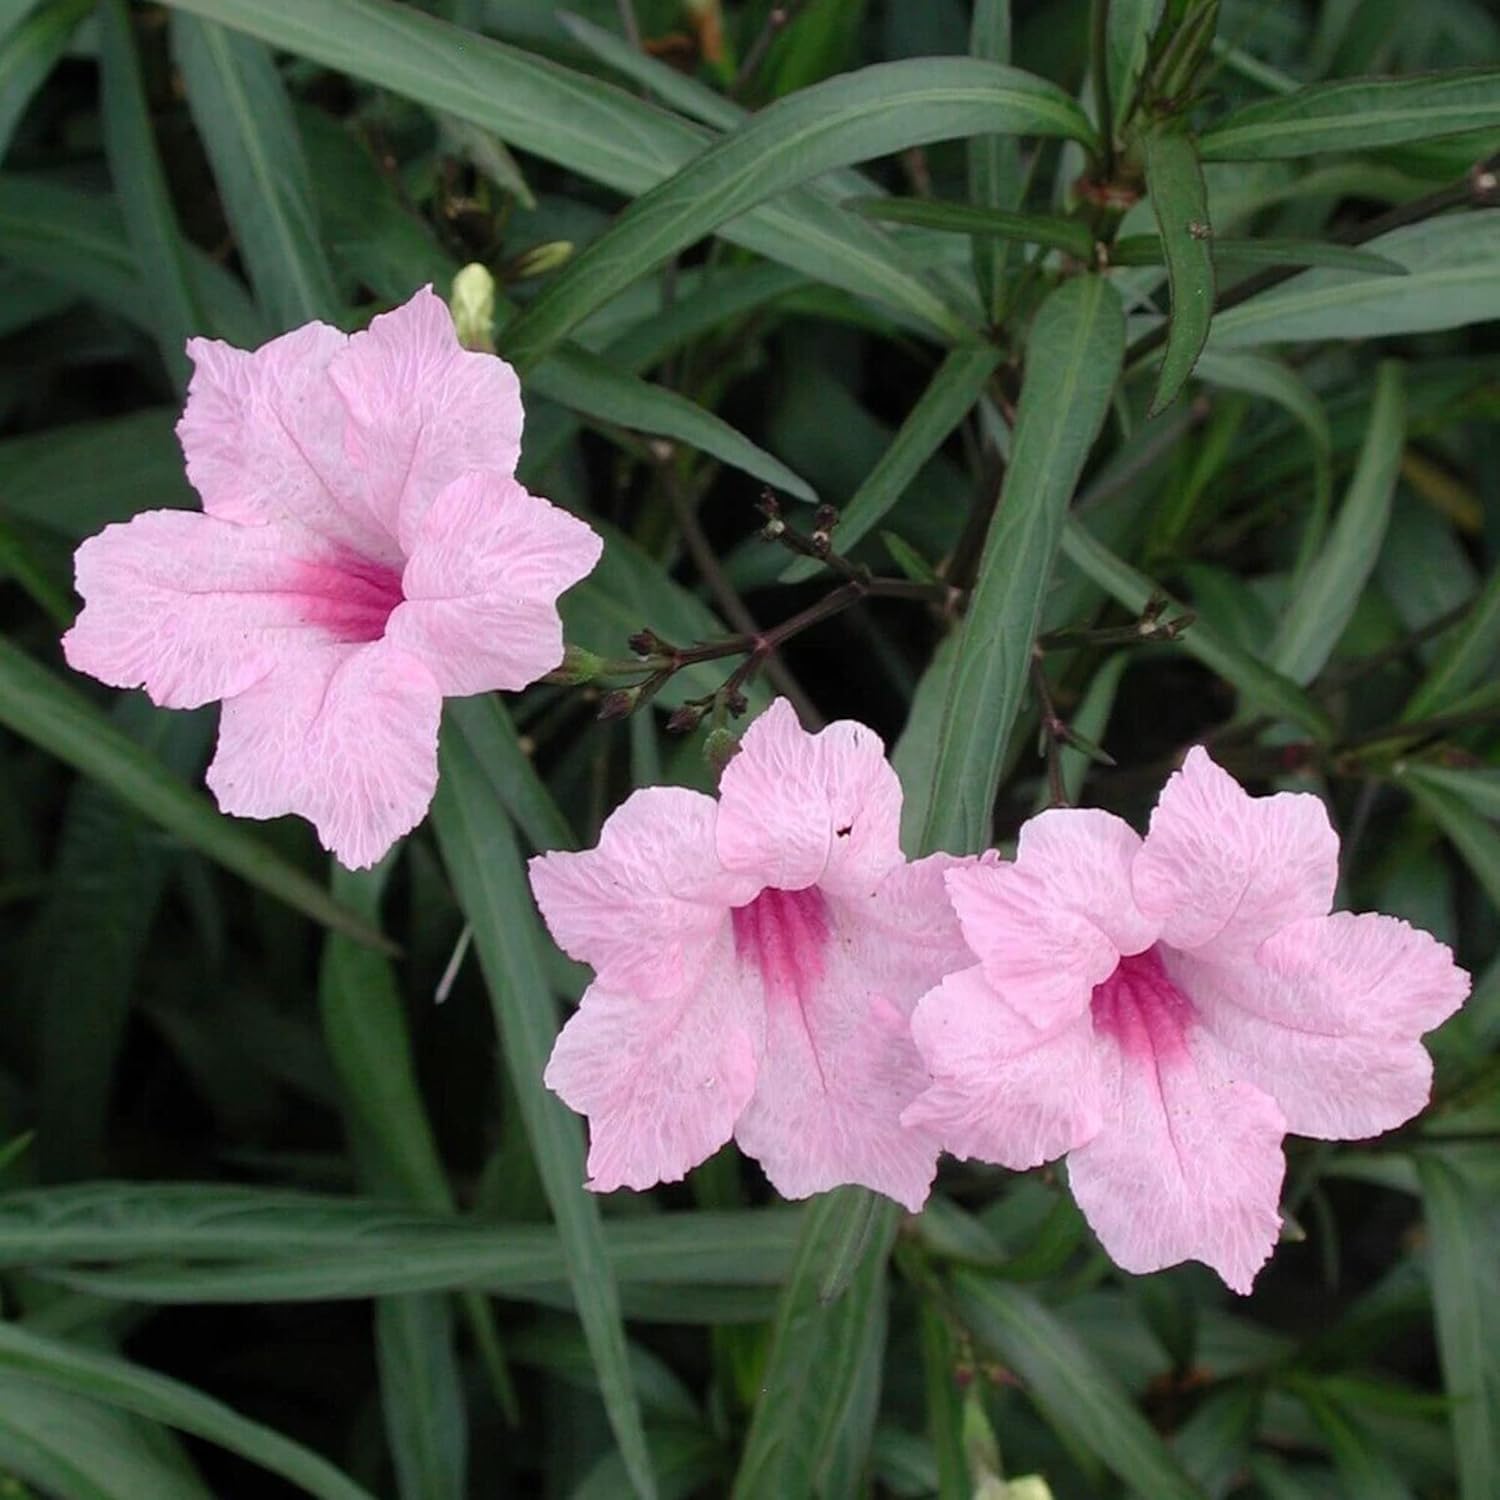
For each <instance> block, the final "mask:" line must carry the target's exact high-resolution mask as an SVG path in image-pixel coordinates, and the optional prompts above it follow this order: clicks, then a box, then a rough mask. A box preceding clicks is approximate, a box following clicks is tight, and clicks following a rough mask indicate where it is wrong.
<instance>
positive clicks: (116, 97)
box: [99, 0, 209, 393]
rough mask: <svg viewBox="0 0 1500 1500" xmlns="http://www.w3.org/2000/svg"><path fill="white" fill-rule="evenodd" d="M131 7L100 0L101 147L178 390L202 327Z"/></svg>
mask: <svg viewBox="0 0 1500 1500" xmlns="http://www.w3.org/2000/svg"><path fill="white" fill-rule="evenodd" d="M130 15H131V12H130V10H129V8H128V7H127V6H126V4H125V0H100V5H99V72H100V82H99V87H100V109H101V120H102V124H103V128H104V153H105V156H106V157H107V158H108V160H109V175H110V178H111V180H112V181H113V182H114V185H115V195H116V197H117V198H118V199H119V202H120V212H121V215H122V216H123V218H124V220H125V233H126V235H127V237H128V239H129V241H130V249H131V254H132V255H133V256H134V259H135V263H136V265H137V267H140V266H149V267H150V274H149V275H147V276H145V277H144V278H143V279H142V286H143V290H144V291H145V293H146V297H147V301H148V306H149V316H150V319H151V323H152V325H153V327H154V329H155V333H156V346H157V348H158V349H160V350H161V357H162V362H163V363H164V364H165V365H166V367H167V370H168V373H169V374H170V375H171V377H172V382H173V384H174V385H175V386H176V387H177V389H178V392H179V393H181V392H182V391H183V390H185V389H186V388H187V380H188V373H189V364H188V357H187V350H186V344H187V341H188V338H189V337H190V336H191V335H192V334H195V333H199V332H202V331H204V330H206V329H207V328H208V327H209V320H208V316H207V314H206V313H205V312H204V311H203V310H202V308H200V307H199V305H198V296H197V292H196V291H195V290H194V287H193V284H192V281H191V279H190V278H189V275H188V261H187V253H186V249H185V247H184V245H183V241H182V236H181V234H180V233H179V231H178V228H177V215H176V212H175V211H174V209H173V207H172V198H171V193H170V191H169V189H168V186H167V179H166V174H165V173H164V172H163V171H162V165H161V158H160V157H159V156H158V155H157V150H156V140H155V137H154V135H153V133H152V129H151V115H150V112H149V110H148V109H147V106H146V90H145V85H144V83H143V82H142V79H141V65H140V59H139V58H138V57H137V56H136V50H135V34H134V32H133V31H132V29H131V24H130Z"/></svg>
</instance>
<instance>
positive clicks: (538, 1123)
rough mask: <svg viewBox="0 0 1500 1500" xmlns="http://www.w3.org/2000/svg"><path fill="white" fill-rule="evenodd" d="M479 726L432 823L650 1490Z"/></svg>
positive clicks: (626, 1446)
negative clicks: (545, 1079)
mask: <svg viewBox="0 0 1500 1500" xmlns="http://www.w3.org/2000/svg"><path fill="white" fill-rule="evenodd" d="M475 729H476V724H475V721H474V720H473V719H469V720H466V721H464V722H463V723H462V724H460V723H459V722H458V721H456V720H454V719H452V718H450V719H449V721H448V724H447V732H446V733H445V734H444V735H443V737H442V740H441V742H440V744H441V752H440V753H441V760H442V777H441V780H440V781H439V784H438V794H437V798H436V799H435V801H434V803H433V810H432V816H433V825H434V827H435V828H436V830H437V835H438V843H439V845H440V846H441V848H442V851H443V858H444V861H445V863H446V864H447V866H448V872H449V876H450V878H451V879H452V880H453V883H454V887H455V889H456V892H457V894H458V898H459V904H460V905H461V906H462V907H463V909H464V912H465V914H466V915H467V917H468V919H469V921H470V923H471V924H472V925H473V928H474V946H475V947H476V949H477V950H478V952H479V960H480V964H481V965H482V967H483V969H484V974H485V981H486V984H487V987H488V989H489V993H490V1000H491V1004H492V1006H493V1009H494V1016H495V1029H496V1031H497V1032H498V1033H499V1036H500V1038H501V1043H502V1048H503V1051H504V1056H505V1061H506V1065H507V1067H508V1068H509V1069H510V1074H511V1079H512V1082H513V1084H514V1087H515V1090H516V1094H517V1097H518V1098H519V1101H520V1107H521V1115H522V1119H523V1121H524V1123H525V1126H526V1134H527V1137H528V1139H529V1140H530V1141H531V1149H532V1153H533V1155H534V1156H535V1158H536V1164H537V1169H538V1171H539V1172H540V1174H541V1178H542V1184H543V1186H544V1187H545V1188H546V1191H547V1200H548V1202H549V1203H550V1204H551V1207H552V1216H553V1218H554V1219H555V1220H556V1222H557V1227H558V1234H559V1237H560V1239H561V1241H562V1247H563V1254H564V1257H565V1259H566V1262H567V1266H568V1273H569V1279H570V1281H571V1282H572V1285H573V1290H574V1296H575V1299H576V1301H577V1305H578V1315H579V1317H580V1319H581V1320H582V1322H583V1327H584V1332H585V1334H586V1335H587V1337H588V1341H589V1347H590V1349H591V1350H592V1351H593V1355H594V1360H595V1362H596V1364H597V1365H598V1367H599V1388H600V1392H601V1394H602V1395H603V1398H604V1406H605V1410H606V1411H607V1412H608V1413H609V1419H610V1426H611V1427H612V1428H613V1430H614V1433H615V1438H616V1441H617V1442H618V1443H619V1445H620V1451H621V1453H622V1454H623V1456H624V1458H625V1464H626V1468H627V1470H628V1471H629V1473H630V1476H631V1481H632V1484H633V1486H634V1488H635V1490H636V1492H637V1493H638V1494H640V1495H642V1496H643V1497H650V1496H652V1495H653V1494H654V1493H655V1488H656V1487H655V1483H654V1481H653V1479H652V1476H651V1462H650V1458H649V1457H648V1455H647V1452H646V1439H645V1433H644V1430H643V1428H642V1425H641V1411H640V1403H639V1401H638V1400H637V1398H636V1393H635V1388H634V1386H633V1384H632V1383H631V1377H630V1366H629V1361H628V1359H627V1358H626V1352H625V1332H624V1328H623V1326H622V1323H621V1320H620V1305H619V1298H618V1294H617V1292H616V1288H615V1282H614V1277H613V1274H612V1272H611V1270H610V1268H609V1264H608V1262H607V1260H606V1259H605V1253H604V1241H603V1234H602V1230H601V1225H600V1219H599V1209H598V1205H597V1203H596V1202H595V1201H594V1200H593V1199H592V1198H590V1197H589V1196H588V1195H587V1194H586V1193H584V1192H582V1191H580V1188H579V1184H580V1183H582V1182H583V1181H584V1179H585V1173H584V1153H583V1141H582V1130H581V1128H580V1125H579V1122H578V1118H577V1116H576V1115H574V1114H573V1113H572V1112H571V1111H570V1110H569V1109H568V1108H567V1107H566V1106H565V1105H564V1104H563V1102H562V1101H561V1100H560V1099H558V1098H557V1097H556V1096H555V1095H553V1094H550V1093H548V1092H547V1091H546V1089H544V1087H543V1086H542V1072H543V1070H544V1068H545V1066H546V1061H547V1054H548V1052H549V1051H550V1050H551V1047H552V1044H553V1041H554V1040H555V1038H556V1030H557V1028H556V1021H555V1015H556V1012H555V1009H554V1008H553V1006H552V1005H551V1004H550V1003H548V1002H549V1001H550V993H551V992H550V990H549V988H548V985H547V980H546V975H545V971H544V968H543V965H542V954H541V945H542V942H543V937H542V932H541V924H540V921H539V919H538V917H537V914H536V909H535V907H534V906H533V905H532V902H531V892H530V890H529V889H528V887H527V884H526V875H525V867H524V865H523V864H522V862H521V853H520V850H519V849H518V848H517V846H516V841H515V834H514V831H513V830H512V828H511V825H510V820H509V818H508V817H507V816H506V814H505V811H504V809H503V806H502V805H501V803H500V802H499V800H498V798H496V797H495V795H494V792H493V789H492V788H491V787H490V786H489V784H488V782H487V780H486V777H485V773H484V771H483V769H482V768H483V766H484V764H485V761H486V760H487V759H488V753H487V746H486V743H485V741H484V740H479V741H477V742H475V741H471V740H470V739H469V735H470V734H471V733H473V732H475Z"/></svg>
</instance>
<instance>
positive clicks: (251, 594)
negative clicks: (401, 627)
mask: <svg viewBox="0 0 1500 1500" xmlns="http://www.w3.org/2000/svg"><path fill="white" fill-rule="evenodd" d="M74 566H75V569H76V578H77V587H78V592H79V593H80V594H82V595H83V597H84V599H85V601H86V603H85V606H84V609H83V612H82V613H81V614H80V615H79V616H78V620H77V623H76V624H75V625H74V626H73V628H72V629H71V630H70V631H69V632H68V633H67V635H66V636H64V637H63V652H64V654H65V655H66V656H67V659H68V662H69V664H70V665H71V666H72V667H74V668H75V669H76V670H78V671H81V672H87V673H89V674H90V675H91V676H94V677H97V678H99V679H100V680H101V681H103V682H107V683H109V684H110V685H111V686H114V687H144V688H145V689H146V691H147V692H148V693H149V694H150V696H151V699H152V701H153V702H155V703H158V704H160V705H162V706H163V707H165V708H195V707H197V706H198V705H200V704H203V703H211V702H213V701H214V700H215V699H218V698H229V697H233V696H234V695H235V694H237V693H241V692H244V691H245V690H246V689H247V688H249V687H251V686H252V685H253V684H255V683H256V682H259V681H260V680H261V679H262V678H263V677H265V676H266V674H267V673H268V672H270V671H272V670H273V669H274V668H276V667H278V666H280V665H285V664H287V663H289V662H290V661H291V660H292V659H293V658H295V657H297V656H299V655H300V654H302V653H304V652H306V651H308V650H312V649H316V648H318V647H320V646H323V645H326V644H327V643H329V642H333V641H348V640H369V639H372V638H376V637H378V636H379V635H380V632H381V630H382V629H383V628H384V622H385V618H386V616H387V615H388V614H389V613H390V610H391V607H392V604H393V603H394V601H395V598H396V597H399V589H400V585H399V581H398V580H397V579H396V578H395V577H394V575H389V574H383V573H382V571H381V570H380V569H378V568H374V567H371V566H369V565H367V564H365V563H364V562H363V560H362V559H360V558H358V557H355V556H353V555H352V554H349V553H348V552H347V551H345V549H343V548H341V547H340V546H338V545H337V544H335V543H333V542H330V541H328V540H327V539H326V538H324V537H321V536H319V535H317V534H316V533H314V532H310V531H308V530H306V529H305V528H304V527H302V526H299V525H297V524H295V523H293V522H285V521H283V522H276V523H270V524H266V525H260V526H239V525H236V524H234V523H232V522H229V521H223V520H219V519H217V518H215V517H213V516H206V515H200V514H199V513H198V512H196V511H180V510H152V511H146V512H144V513H142V514H141V515H138V516H136V517H134V519H132V520H130V521H128V522H125V523H124V524H122V525H115V526H107V527H105V529H104V530H103V531H102V532H100V533H99V535H98V536H95V537H90V538H89V540H88V541H86V542H84V543H83V545H82V546H81V547H79V549H78V552H77V556H76V559H75V564H74Z"/></svg>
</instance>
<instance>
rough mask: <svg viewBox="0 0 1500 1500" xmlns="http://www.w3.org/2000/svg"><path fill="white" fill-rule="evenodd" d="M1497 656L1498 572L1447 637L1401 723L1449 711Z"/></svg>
mask: <svg viewBox="0 0 1500 1500" xmlns="http://www.w3.org/2000/svg"><path fill="white" fill-rule="evenodd" d="M1497 652H1500V568H1495V569H1494V570H1493V571H1492V572H1491V573H1490V576H1489V581H1488V582H1487V583H1486V584H1485V586H1484V588H1483V590H1482V591H1481V592H1480V594H1479V596H1478V597H1477V598H1476V599H1475V601H1474V603H1473V604H1472V605H1471V606H1470V607H1469V612H1468V614H1466V615H1465V616H1464V618H1463V620H1462V621H1461V622H1460V623H1459V625H1458V627H1457V628H1456V629H1455V630H1454V631H1453V632H1452V634H1451V635H1449V636H1448V638H1447V640H1446V641H1445V643H1444V645H1443V649H1442V651H1441V652H1440V653H1439V655H1438V657H1437V659H1436V660H1435V661H1434V662H1433V664H1432V670H1431V671H1430V672H1429V673H1428V674H1427V676H1426V677H1425V678H1423V680H1422V682H1421V684H1420V685H1419V686H1418V688H1417V690H1416V692H1414V693H1413V694H1412V695H1411V697H1410V699H1409V700H1408V701H1407V704H1406V707H1405V708H1403V709H1402V710H1401V718H1402V720H1403V721H1405V722H1407V723H1410V722H1412V721H1414V720H1417V719H1428V718H1431V717H1432V716H1433V715H1434V714H1439V713H1442V712H1444V710H1446V709H1448V708H1450V707H1451V706H1452V705H1453V704H1454V703H1455V702H1456V701H1457V700H1458V699H1459V698H1460V697H1462V696H1463V694H1464V693H1465V692H1466V691H1467V690H1468V689H1469V688H1470V687H1472V686H1473V685H1474V684H1475V683H1477V682H1479V681H1480V679H1481V678H1483V677H1484V676H1485V675H1486V673H1487V672H1488V671H1489V670H1490V668H1491V666H1492V665H1493V663H1494V660H1495V655H1496V653H1497Z"/></svg>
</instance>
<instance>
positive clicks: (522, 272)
mask: <svg viewBox="0 0 1500 1500" xmlns="http://www.w3.org/2000/svg"><path fill="white" fill-rule="evenodd" d="M572 258H573V242H572V241H571V240H548V241H547V243H546V244H545V245H533V246H532V248H531V249H530V250H525V251H523V252H522V253H521V254H520V255H518V256H517V257H516V258H515V259H514V260H513V261H511V263H510V265H508V266H507V267H506V268H505V279H506V281H525V280H526V278H527V277H528V276H545V275H546V274H547V272H548V271H556V270H558V269H559V268H560V267H562V266H564V265H566V264H567V263H568V261H570V260H571V259H572Z"/></svg>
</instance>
